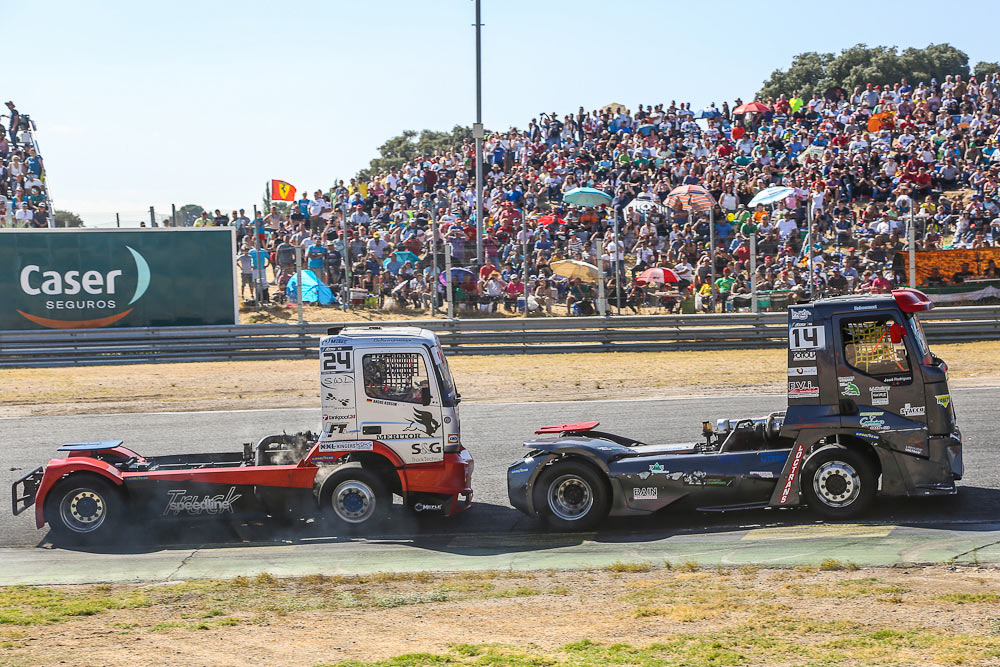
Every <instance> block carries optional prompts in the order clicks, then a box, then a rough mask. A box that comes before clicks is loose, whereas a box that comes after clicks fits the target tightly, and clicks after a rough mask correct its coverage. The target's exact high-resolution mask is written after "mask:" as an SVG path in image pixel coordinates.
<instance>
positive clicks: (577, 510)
mask: <svg viewBox="0 0 1000 667" xmlns="http://www.w3.org/2000/svg"><path fill="white" fill-rule="evenodd" d="M608 495H609V494H608V489H607V483H606V481H605V480H604V479H603V477H602V476H601V474H600V473H598V472H597V471H595V470H594V469H593V468H591V467H590V466H588V465H586V464H584V463H577V462H575V461H572V460H568V461H560V462H557V463H553V464H552V465H550V466H549V467H548V468H546V469H545V470H544V471H542V474H541V475H539V477H538V481H537V482H536V483H535V491H534V498H533V500H534V505H535V510H536V511H537V512H538V514H539V515H540V516H541V517H542V519H543V520H544V521H545V522H546V523H548V524H549V525H550V526H552V527H553V528H558V529H560V530H587V529H589V528H593V527H594V526H596V525H597V524H598V523H600V522H601V521H602V520H603V519H604V517H606V516H607V515H608V510H609V509H610V505H611V503H610V498H609V497H608Z"/></svg>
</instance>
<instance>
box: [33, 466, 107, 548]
mask: <svg viewBox="0 0 1000 667" xmlns="http://www.w3.org/2000/svg"><path fill="white" fill-rule="evenodd" d="M124 505H125V503H124V500H123V499H122V496H121V492H120V491H119V489H118V488H117V487H115V485H114V484H112V483H111V482H109V481H107V480H106V479H103V478H101V477H98V476H97V475H91V474H86V473H76V474H71V475H69V476H67V477H65V478H63V479H61V480H59V481H58V482H56V484H55V485H54V486H53V487H52V490H50V491H49V493H48V495H47V496H46V497H45V508H44V515H45V521H46V523H48V524H49V539H51V540H52V542H53V543H54V544H80V545H83V544H99V543H107V542H110V541H112V538H113V536H114V534H115V531H116V529H117V527H118V524H119V523H120V522H121V517H122V511H123V509H124Z"/></svg>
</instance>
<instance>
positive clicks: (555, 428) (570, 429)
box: [535, 422, 601, 433]
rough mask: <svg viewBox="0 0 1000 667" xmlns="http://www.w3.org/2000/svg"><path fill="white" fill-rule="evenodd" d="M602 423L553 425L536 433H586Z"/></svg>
mask: <svg viewBox="0 0 1000 667" xmlns="http://www.w3.org/2000/svg"><path fill="white" fill-rule="evenodd" d="M600 423H601V422H577V423H575V424H553V425H551V426H542V427H541V428H539V429H538V430H536V431H535V433H586V432H587V431H592V430H593V429H595V428H597V426H598V424H600Z"/></svg>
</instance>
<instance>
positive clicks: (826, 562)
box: [819, 558, 858, 572]
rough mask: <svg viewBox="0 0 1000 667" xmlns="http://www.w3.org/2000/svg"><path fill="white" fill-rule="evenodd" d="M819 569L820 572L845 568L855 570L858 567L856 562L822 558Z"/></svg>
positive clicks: (848, 570) (850, 570)
mask: <svg viewBox="0 0 1000 667" xmlns="http://www.w3.org/2000/svg"><path fill="white" fill-rule="evenodd" d="M819 569H820V570H821V571H822V572H835V571H838V570H846V571H847V572H855V571H857V569H858V565H857V563H851V562H847V563H841V562H840V561H839V560H837V559H836V558H824V559H823V560H822V561H821V562H820V564H819Z"/></svg>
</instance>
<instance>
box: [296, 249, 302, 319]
mask: <svg viewBox="0 0 1000 667" xmlns="http://www.w3.org/2000/svg"><path fill="white" fill-rule="evenodd" d="M295 300H296V301H297V302H298V305H299V326H301V325H302V245H301V244H297V245H296V246H295Z"/></svg>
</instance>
